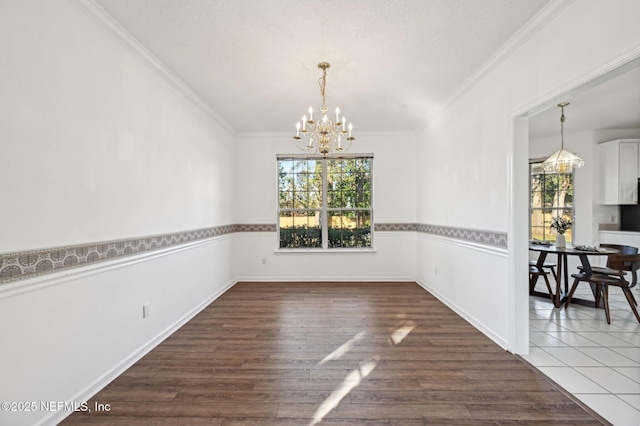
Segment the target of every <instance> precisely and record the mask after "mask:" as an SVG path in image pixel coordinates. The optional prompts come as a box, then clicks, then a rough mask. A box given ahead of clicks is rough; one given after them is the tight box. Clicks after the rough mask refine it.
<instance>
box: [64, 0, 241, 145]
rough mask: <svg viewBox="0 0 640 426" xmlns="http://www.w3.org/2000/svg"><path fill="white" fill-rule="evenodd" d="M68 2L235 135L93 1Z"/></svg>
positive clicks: (192, 92)
mask: <svg viewBox="0 0 640 426" xmlns="http://www.w3.org/2000/svg"><path fill="white" fill-rule="evenodd" d="M69 2H70V3H71V4H73V5H74V6H76V7H77V8H78V9H79V10H80V11H81V12H83V13H84V14H85V15H86V16H87V17H89V18H90V19H91V20H92V21H93V22H95V23H96V24H97V25H98V26H99V27H100V28H102V29H103V30H104V31H105V32H106V33H107V34H109V35H110V36H111V37H113V38H114V39H115V40H116V41H117V42H118V43H120V44H121V45H122V46H124V47H125V48H126V49H127V50H128V51H129V52H131V53H132V54H133V55H134V56H135V57H137V58H138V59H140V61H142V62H143V63H144V64H145V65H147V66H148V67H149V68H150V69H151V70H152V71H155V72H156V73H157V74H158V75H160V76H161V77H162V78H163V79H164V80H165V81H166V82H167V83H169V84H170V85H171V86H172V87H173V88H175V89H176V90H178V92H180V93H181V94H182V95H184V96H185V97H186V98H187V99H188V100H189V101H191V102H192V103H193V104H194V105H196V106H197V107H199V108H200V109H201V110H202V111H204V112H205V113H206V114H207V115H208V116H209V117H210V118H211V119H213V120H214V121H215V122H216V124H218V125H220V126H221V127H222V128H223V129H224V130H226V131H227V132H229V133H231V134H232V135H235V134H236V130H235V129H234V128H233V126H231V124H230V123H229V122H228V121H226V120H225V119H223V118H222V117H221V116H220V115H219V114H218V113H217V112H216V111H214V110H213V109H212V108H211V106H210V105H209V104H207V103H206V102H205V101H204V100H203V99H202V98H201V97H200V96H198V95H197V94H196V93H195V92H194V91H193V90H192V89H191V88H190V87H189V86H188V85H187V84H186V83H185V82H184V81H183V80H182V79H181V78H180V77H178V76H177V75H176V74H174V73H173V72H172V71H171V70H170V69H169V68H167V67H166V66H165V65H164V64H163V63H162V62H161V61H160V60H159V59H158V58H156V57H155V56H154V55H153V53H151V52H150V51H149V50H148V49H147V48H146V47H145V46H144V45H143V44H142V43H140V42H139V41H138V40H137V39H136V38H135V37H133V35H131V33H129V32H128V31H127V30H126V29H125V28H124V27H123V26H122V25H120V24H119V23H118V22H117V21H116V20H115V19H113V17H112V16H111V15H109V14H108V13H107V12H106V11H105V10H104V9H102V8H101V7H100V6H99V5H98V4H96V3H95V2H94V1H93V0H69Z"/></svg>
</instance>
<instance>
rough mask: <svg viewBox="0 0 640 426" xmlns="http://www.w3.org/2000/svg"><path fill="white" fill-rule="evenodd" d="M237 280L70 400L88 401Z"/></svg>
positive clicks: (56, 419) (56, 418) (51, 419)
mask: <svg viewBox="0 0 640 426" xmlns="http://www.w3.org/2000/svg"><path fill="white" fill-rule="evenodd" d="M237 282H238V281H237V280H232V281H230V282H229V283H227V284H226V285H225V286H224V287H222V288H221V289H219V290H218V291H216V292H214V293H213V294H212V295H211V296H209V297H208V298H207V299H205V300H204V301H202V302H201V303H200V304H198V305H197V306H195V307H194V308H193V309H191V310H190V311H189V312H187V313H186V314H185V315H183V316H182V317H180V318H179V319H178V320H177V321H175V322H174V323H173V324H171V325H169V327H167V328H166V329H164V330H163V331H162V332H160V333H159V334H158V335H157V336H155V337H154V338H152V339H151V340H150V341H148V342H147V343H146V344H144V345H142V346H141V347H140V348H139V349H138V350H136V351H135V352H133V353H132V354H131V355H129V356H128V357H127V358H125V359H123V360H122V361H121V362H120V363H118V364H117V365H116V366H114V367H113V368H112V369H111V370H109V371H107V372H106V373H105V374H104V375H102V377H100V378H98V379H97V380H95V381H94V382H93V383H91V384H89V385H88V386H86V387H85V388H84V389H82V390H81V391H79V392H78V393H76V394H75V395H74V396H72V397H71V398H69V399H68V400H69V401H78V402H84V401H88V400H89V399H90V398H91V397H93V396H94V395H96V394H97V393H98V392H100V391H101V390H102V389H104V388H105V387H106V386H107V385H108V384H109V383H111V382H112V381H113V380H115V379H116V378H117V377H118V376H119V375H121V374H122V373H124V372H125V371H126V370H127V369H128V368H130V367H131V366H132V365H134V364H135V363H136V362H138V361H139V360H140V359H142V357H144V356H145V355H146V354H148V353H149V352H151V350H153V349H154V348H155V347H156V346H158V345H159V344H160V343H162V342H163V341H164V340H165V339H166V338H167V337H169V336H171V335H172V334H173V333H175V332H176V331H177V330H178V329H179V328H180V327H182V326H183V325H185V324H186V323H187V322H189V321H190V320H191V319H192V318H193V317H195V316H196V315H197V314H198V313H200V311H202V310H203V309H204V308H206V307H207V306H209V305H210V304H211V303H212V302H213V301H214V300H216V299H217V298H218V297H220V296H222V295H223V294H224V293H225V292H226V291H227V290H229V289H230V288H231V287H233V286H234V285H235V284H236V283H237ZM72 413H73V412H68V411H64V410H61V411H57V412H54V413H51V415H50V416H47V417H45V418H43V419H41V421H40V422H38V424H39V425H47V424H58V423H60V422H61V421H62V420H64V419H65V418H66V417H68V416H69V415H71V414H72Z"/></svg>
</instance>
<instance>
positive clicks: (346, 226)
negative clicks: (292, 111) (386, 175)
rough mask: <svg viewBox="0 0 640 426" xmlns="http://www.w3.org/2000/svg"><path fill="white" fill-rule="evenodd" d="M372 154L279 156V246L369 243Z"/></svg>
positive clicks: (361, 245)
mask: <svg viewBox="0 0 640 426" xmlns="http://www.w3.org/2000/svg"><path fill="white" fill-rule="evenodd" d="M372 162H373V157H371V156H366V157H362V156H360V157H342V158H319V157H304V158H298V157H280V158H278V200H279V202H278V205H279V208H278V212H279V220H278V231H279V239H280V244H279V247H280V248H323V249H337V248H365V247H371V229H372V228H371V219H372V208H371V205H372V203H371V182H372V178H371V173H372V167H371V166H372Z"/></svg>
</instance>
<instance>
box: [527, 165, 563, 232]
mask: <svg viewBox="0 0 640 426" xmlns="http://www.w3.org/2000/svg"><path fill="white" fill-rule="evenodd" d="M529 170H530V179H531V198H530V212H531V224H530V225H531V226H530V231H529V232H530V235H529V237H530V238H532V239H537V240H541V241H555V240H556V231H555V230H553V229H551V228H550V227H549V226H550V225H551V220H552V219H553V218H554V217H557V216H562V217H564V218H565V219H567V220H570V221H571V222H573V174H572V173H571V172H569V173H548V172H545V171H544V169H543V168H542V163H540V162H537V163H531V164H530V165H529ZM564 235H565V237H566V240H567V242H571V241H572V240H573V238H572V237H573V230H572V229H569V230H567V231H566V232H565V234H564Z"/></svg>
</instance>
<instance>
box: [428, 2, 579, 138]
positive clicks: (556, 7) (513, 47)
mask: <svg viewBox="0 0 640 426" xmlns="http://www.w3.org/2000/svg"><path fill="white" fill-rule="evenodd" d="M573 2H574V0H552V1H550V2H549V3H547V4H546V5H545V6H544V7H543V8H542V9H541V10H540V11H539V12H538V13H537V14H536V15H534V16H533V18H531V19H530V20H529V21H528V22H527V23H526V24H525V25H524V26H523V27H522V28H521V29H520V30H519V31H518V32H517V33H516V34H514V35H513V37H511V38H510V39H509V40H507V42H506V43H505V44H503V45H502V46H501V47H500V48H499V49H498V50H497V51H496V52H495V53H494V54H493V55H492V56H491V57H490V58H489V59H487V60H486V61H485V62H484V63H483V64H482V65H481V66H480V68H478V69H477V70H476V71H475V72H474V73H473V74H471V76H470V77H469V78H468V79H466V80H465V81H464V82H463V83H462V84H461V85H460V87H459V88H458V89H457V90H456V91H455V92H454V93H453V94H452V95H451V96H450V97H449V98H448V99H447V100H446V101H445V102H443V103H442V104H441V105H440V106H439V107H436V108H435V109H434V110H433V111H432V112H431V113H430V114H428V115H427V119H426V120H425V122H424V123H423V124H422V125H421V126H419V127H418V128H417V129H416V133H421V132H423V131H424V130H425V128H426V127H427V126H428V124H429V122H431V121H433V120H434V119H435V118H436V117H438V116H439V115H440V114H441V113H443V112H444V111H446V110H447V109H448V108H449V107H450V106H451V105H452V104H453V103H455V102H456V101H457V100H458V99H459V98H460V97H461V96H462V95H463V94H464V93H465V92H467V91H468V90H469V89H470V88H472V87H473V86H475V85H476V84H478V82H479V81H480V80H482V79H483V78H484V77H485V76H486V75H487V74H489V73H490V72H492V71H493V70H495V69H496V68H497V67H498V66H499V65H500V64H502V63H503V62H504V61H505V60H506V59H507V58H509V57H510V56H511V55H512V54H513V53H514V52H516V51H517V50H518V49H519V48H520V47H522V46H523V45H524V44H525V43H526V42H527V41H528V40H529V39H531V38H532V37H533V36H534V35H535V34H537V33H538V32H540V30H542V28H544V27H545V26H546V25H547V24H548V23H549V22H551V21H552V20H553V19H554V18H555V17H556V16H558V15H559V14H560V12H562V11H563V10H564V9H566V8H567V7H568V6H569V5H570V4H571V3H573Z"/></svg>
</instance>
